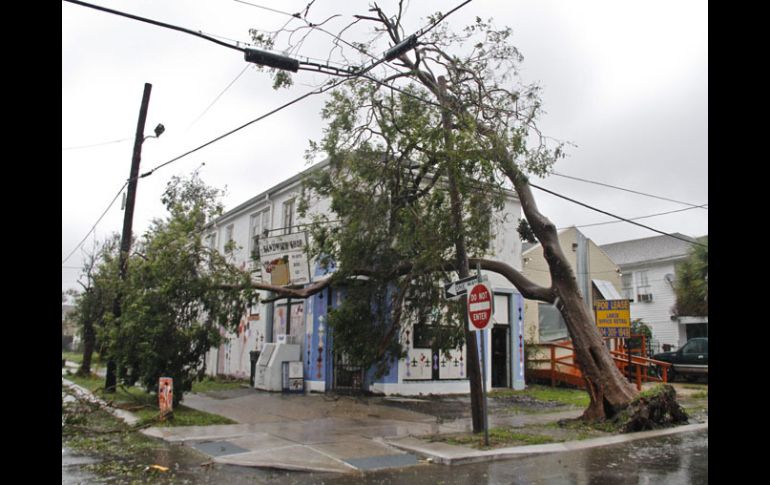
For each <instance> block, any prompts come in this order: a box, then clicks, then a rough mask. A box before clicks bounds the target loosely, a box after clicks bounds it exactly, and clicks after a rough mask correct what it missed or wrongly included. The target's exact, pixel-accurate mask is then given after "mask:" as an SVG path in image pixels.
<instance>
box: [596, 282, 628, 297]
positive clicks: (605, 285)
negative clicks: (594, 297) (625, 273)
mask: <svg viewBox="0 0 770 485" xmlns="http://www.w3.org/2000/svg"><path fill="white" fill-rule="evenodd" d="M591 282H593V284H594V286H595V287H596V289H597V290H599V293H601V294H602V296H603V297H604V299H605V300H623V297H622V296H620V293H618V290H616V289H615V287H614V286H613V285H612V283H610V282H609V281H606V280H591Z"/></svg>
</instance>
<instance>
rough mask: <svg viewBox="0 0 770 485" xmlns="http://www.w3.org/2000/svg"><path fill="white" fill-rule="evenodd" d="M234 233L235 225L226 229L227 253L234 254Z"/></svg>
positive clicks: (225, 248) (225, 247)
mask: <svg viewBox="0 0 770 485" xmlns="http://www.w3.org/2000/svg"><path fill="white" fill-rule="evenodd" d="M233 231H235V225H233V224H230V225H229V226H227V227H226V228H225V246H224V250H225V252H228V253H232V252H233V249H234V246H235V244H233Z"/></svg>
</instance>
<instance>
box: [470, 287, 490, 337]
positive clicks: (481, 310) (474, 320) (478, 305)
mask: <svg viewBox="0 0 770 485" xmlns="http://www.w3.org/2000/svg"><path fill="white" fill-rule="evenodd" d="M492 301H493V300H492V290H490V289H489V286H487V285H485V284H484V283H479V284H477V285H476V286H474V287H473V288H471V291H469V292H468V324H469V325H468V326H469V328H470V329H471V330H484V329H485V328H487V327H488V326H489V323H490V322H491V321H492Z"/></svg>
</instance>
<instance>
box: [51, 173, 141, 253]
mask: <svg viewBox="0 0 770 485" xmlns="http://www.w3.org/2000/svg"><path fill="white" fill-rule="evenodd" d="M127 185H128V181H126V182H125V183H124V184H123V186H122V187H121V188H120V190H118V193H117V194H115V197H114V198H113V199H112V202H110V205H108V206H107V208H106V209H104V212H102V215H100V216H99V218H98V219H97V220H96V222H94V225H93V226H91V229H90V230H89V231H88V232H87V233H86V235H85V236H84V237H83V239H82V240H81V241H80V242H79V243H78V245H77V246H75V248H74V249H73V250H72V251H71V252H70V253H69V254H68V255H67V257H66V258H64V259H63V260H62V262H61V264H62V266H64V263H66V262H67V260H68V259H70V258H71V257H72V255H73V254H75V251H77V250H78V249H80V246H82V245H83V243H84V242H86V239H88V236H90V235H91V233H92V232H94V229H96V226H97V224H99V223H100V222H101V220H102V219H104V216H105V215H107V211H109V210H110V208H111V207H112V204H114V203H115V201H116V200H118V197H120V194H121V193H122V192H123V189H125V188H126V186H127Z"/></svg>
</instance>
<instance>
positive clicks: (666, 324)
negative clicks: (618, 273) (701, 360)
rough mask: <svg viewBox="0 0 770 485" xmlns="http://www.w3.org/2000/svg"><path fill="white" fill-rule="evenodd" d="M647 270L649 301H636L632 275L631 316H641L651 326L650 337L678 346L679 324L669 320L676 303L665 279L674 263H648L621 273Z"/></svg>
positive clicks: (634, 279) (635, 282) (671, 270)
mask: <svg viewBox="0 0 770 485" xmlns="http://www.w3.org/2000/svg"><path fill="white" fill-rule="evenodd" d="M638 271H647V281H648V283H649V285H650V292H651V293H652V301H651V302H640V301H637V298H636V295H638V291H637V289H636V284H637V279H636V275H634V278H633V281H634V302H632V303H631V318H632V319H637V318H641V319H642V321H643V322H644V323H645V324H647V325H649V326H650V327H651V328H652V338H653V340H654V341H657V342H659V343H660V344H669V345H672V346H674V347H678V346H679V340H680V331H679V324H678V323H677V322H675V321H672V320H671V309H672V308H673V306H674V304H675V303H676V296H675V295H674V290H673V288H672V287H671V285H670V284H669V283H668V282H667V281H666V279H665V277H666V275H667V274H674V263H672V262H669V263H663V264H657V265H654V264H650V265H644V266H637V267H633V268H627V269H623V273H624V274H626V273H636V272H638Z"/></svg>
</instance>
